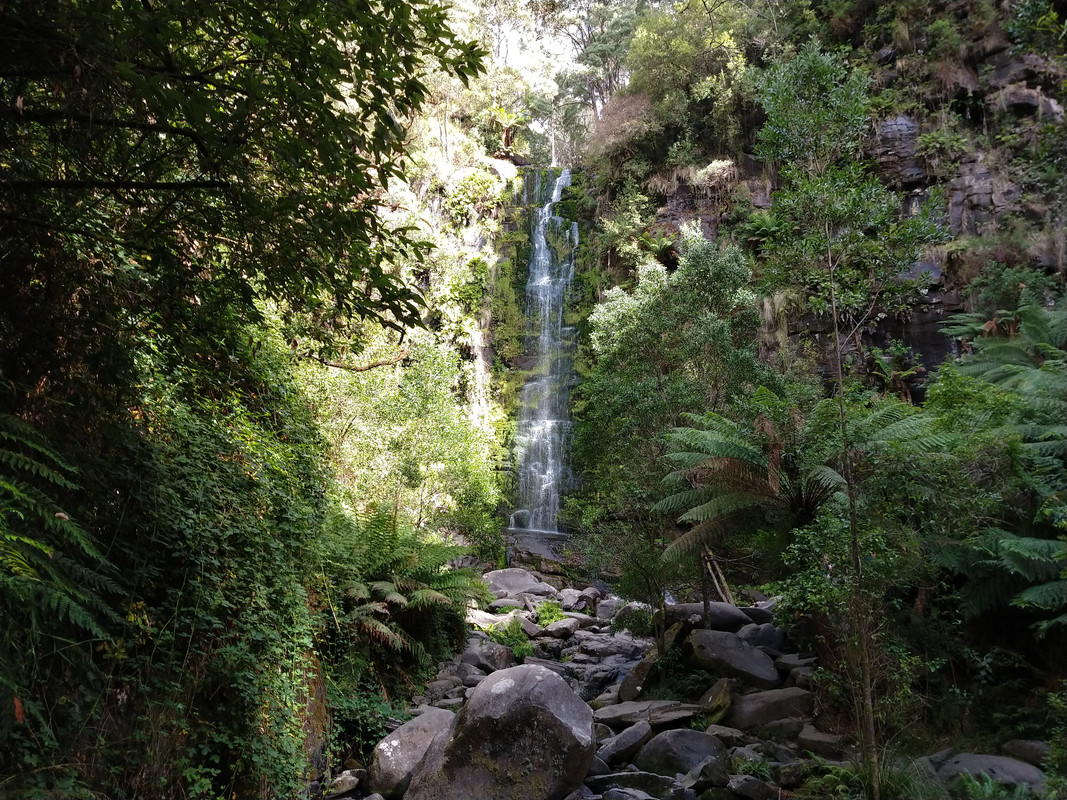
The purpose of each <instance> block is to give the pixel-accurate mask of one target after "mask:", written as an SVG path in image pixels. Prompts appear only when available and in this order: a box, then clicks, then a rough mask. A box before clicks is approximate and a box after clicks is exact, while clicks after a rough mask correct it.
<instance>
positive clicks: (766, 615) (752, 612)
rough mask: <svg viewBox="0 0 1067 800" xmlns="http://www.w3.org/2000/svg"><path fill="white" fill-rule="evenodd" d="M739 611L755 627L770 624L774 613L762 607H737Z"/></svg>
mask: <svg viewBox="0 0 1067 800" xmlns="http://www.w3.org/2000/svg"><path fill="white" fill-rule="evenodd" d="M739 608H740V610H741V611H743V612H745V616H746V617H748V618H749V619H750V620H752V622H755V623H756V624H757V625H762V624H763V623H764V622H770V621H771V620H772V619H774V611H773V609H770V608H764V607H763V606H739Z"/></svg>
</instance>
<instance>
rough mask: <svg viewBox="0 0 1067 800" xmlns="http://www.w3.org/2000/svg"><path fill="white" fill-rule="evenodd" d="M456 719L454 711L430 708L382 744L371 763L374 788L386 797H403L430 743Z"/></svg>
mask: <svg viewBox="0 0 1067 800" xmlns="http://www.w3.org/2000/svg"><path fill="white" fill-rule="evenodd" d="M455 719H456V715H455V714H453V713H452V712H451V711H444V710H442V709H439V708H426V709H423V711H422V713H421V714H419V716H417V717H415V718H414V719H412V720H409V721H408V722H405V723H404V724H403V725H401V726H400V727H399V728H397V729H396V730H395V731H393V732H392V733H391V734H389V735H388V736H386V737H385V738H384V739H382V740H381V741H380V742H378V745H377V747H375V748H374V756H373V758H372V759H371V764H370V786H371V789H373V790H374V791H376V792H380V793H381V794H383V795H401V794H403V793H404V790H405V789H407V787H408V783H409V782H410V780H411V772H412V770H414V769H415V767H416V766H417V765H418V763H419V762H420V761H422V757H423V756H425V755H426V751H427V750H428V749H429V747H430V742H432V741H433V740H434V737H436V736H437V734H439V733H441V732H442V731H445V730H448V728H449V726H450V725H451V724H452V723H453V722H454V721H455Z"/></svg>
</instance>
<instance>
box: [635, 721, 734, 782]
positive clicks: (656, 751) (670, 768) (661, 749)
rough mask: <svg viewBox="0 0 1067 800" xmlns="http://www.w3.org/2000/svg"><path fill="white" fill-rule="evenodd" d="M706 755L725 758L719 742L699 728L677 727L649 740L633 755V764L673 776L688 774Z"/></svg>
mask: <svg viewBox="0 0 1067 800" xmlns="http://www.w3.org/2000/svg"><path fill="white" fill-rule="evenodd" d="M706 758H712V759H715V760H716V761H718V762H720V763H721V762H722V761H723V760H724V759H725V758H726V748H725V747H723V744H722V742H720V741H719V740H718V739H716V738H715V737H714V736H709V735H708V734H706V733H702V732H700V731H694V730H689V729H688V728H677V729H675V730H670V731H663V733H659V734H656V735H655V736H653V737H652V738H651V739H649V740H648V742H647V743H646V744H645V746H644V747H642V748H641V750H640V751H639V752H638V754H637V756H636V757H635V758H634V766H635V767H637V768H638V769H640V770H643V771H644V772H654V773H656V774H657V775H667V776H672V775H677V774H678V773H682V774H685V773H688V772H689V771H690V770H691V769H693V768H694V767H696V766H697V765H698V764H700V763H701V762H702V761H704V759H706Z"/></svg>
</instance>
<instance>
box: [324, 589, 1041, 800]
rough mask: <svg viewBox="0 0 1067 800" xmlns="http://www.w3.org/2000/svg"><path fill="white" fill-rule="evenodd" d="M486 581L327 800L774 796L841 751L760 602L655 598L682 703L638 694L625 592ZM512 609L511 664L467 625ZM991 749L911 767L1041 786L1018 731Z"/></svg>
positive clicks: (736, 799)
mask: <svg viewBox="0 0 1067 800" xmlns="http://www.w3.org/2000/svg"><path fill="white" fill-rule="evenodd" d="M485 579H486V581H487V582H488V584H489V586H490V589H491V591H492V592H493V594H494V595H496V597H497V600H496V601H495V602H494V603H493V604H492V607H491V609H490V612H493V611H498V612H505V613H503V614H501V613H490V612H483V611H472V612H471V613H470V615H469V617H468V621H469V622H470V623H471V625H472V629H473V630H474V631H475V632H474V633H472V635H471V636H470V638H469V639H468V641H467V647H466V649H465V650H464V651H463V652H462V653H460V654H459V655H457V656H456V658H455V659H453V660H452V661H451V662H446V663H443V664H441V665H439V671H438V674H437V677H436V679H435V680H433V681H430V682H429V683H427V684H426V685H425V688H424V692H423V694H422V695H421V696H419V697H417V698H415V699H414V704H413V708H412V714H413V715H414V716H413V718H412V719H411V720H410V721H408V722H405V723H403V724H402V725H400V726H399V727H397V728H396V729H395V730H394V731H392V732H391V733H390V734H389V735H388V736H387V737H386V738H385V739H383V740H382V741H381V742H380V743H379V744H378V745H377V746H376V748H375V750H374V755H373V759H372V761H371V763H370V764H369V765H368V767H367V769H354V770H347V771H345V772H344V773H342V774H341V775H339V776H337V777H336V778H334V779H333V781H332V782H331V783H330V784H329V786H327V787H325V796H326V797H328V798H343V797H351V798H366V799H367V800H379V799H381V798H403V800H445V798H448V799H449V800H598V799H600V800H648V799H649V798H655V799H656V800H773V799H774V798H779V797H782V796H787V795H788V794H789V793H790V791H791V790H793V789H795V788H797V787H798V786H800V784H801V783H802V782H803V781H804V779H805V778H806V777H807V776H808V775H809V774H811V772H812V770H813V769H814V768H815V767H816V765H817V764H819V763H820V762H821V764H822V765H825V764H826V762H831V763H834V762H839V761H841V760H844V759H848V758H850V757H852V756H853V755H854V753H853V752H852V751H851V750H850V748H849V746H848V743H847V742H846V741H844V740H843V739H842V738H841V737H840V736H838V735H835V734H833V733H830V732H827V731H824V730H821V729H820V721H819V719H818V718H817V717H816V716H815V697H814V695H813V693H812V691H811V679H812V675H813V673H814V671H815V667H816V660H815V657H814V656H813V655H811V654H809V653H804V652H798V651H797V647H796V646H795V644H794V642H795V641H796V638H797V637H796V636H790V632H789V631H786V630H784V629H782V628H780V627H777V626H776V625H775V624H774V623H773V621H772V605H773V603H772V602H770V601H768V602H765V603H761V604H757V605H754V606H752V607H747V608H739V607H737V606H733V605H729V604H726V603H712V604H711V608H710V610H711V613H710V618H709V623H710V624H709V625H708V627H702V626H703V619H702V617H703V611H704V607H703V604H699V603H698V604H679V605H673V606H669V607H668V608H667V620H666V624H667V625H668V626H669V630H668V633H667V637H666V639H667V642H668V643H669V645H668V647H667V650H668V652H671V651H673V652H674V653H675V654H677V655H674V656H672V657H676V658H678V657H680V658H682V659H684V661H685V664H686V666H687V667H688V668H690V669H691V670H692V671H693V672H694V673H696V674H698V675H700V674H702V675H707V676H709V679H708V681H707V686H706V688H705V689H704V691H703V694H702V695H701V696H700V698H699V700H697V701H695V702H681V701H679V700H672V699H663V698H658V697H657V698H655V699H653V698H649V697H648V696H647V692H646V691H645V685H644V684H645V683H646V682H647V681H648V680H649V678H650V677H652V676H653V674H654V671H655V669H656V663H657V661H658V659H659V658H660V654H659V653H658V652H657V649H656V646H655V643H654V642H653V641H652V640H650V639H645V638H640V637H636V636H633V635H631V634H630V633H629V632H628V631H626V629H625V628H626V619H627V615H632V614H634V613H635V611H636V610H637V609H638V608H639V607H638V606H637V605H636V604H632V603H626V602H624V601H622V600H620V599H619V598H617V597H614V596H610V595H608V596H605V595H604V594H603V593H602V592H601V591H600V589H598V588H597V587H595V586H589V587H585V588H583V589H580V590H579V589H576V588H571V587H566V588H562V589H560V588H557V587H556V586H554V585H552V584H551V583H549V582H548V581H547V580H545V579H544V577H543V576H542V575H541V574H538V573H536V572H533V571H529V570H526V569H521V568H510V569H504V570H495V571H492V572H488V573H486V574H485ZM550 599H551V600H556V601H558V602H559V603H560V604H561V605H562V608H563V609H564V612H565V617H564V619H562V620H559V621H556V622H553V623H552V624H550V625H547V626H545V627H541V626H539V625H538V624H537V623H536V619H537V613H536V611H537V607H538V606H539V605H540V604H541V603H543V602H544V601H545V600H550ZM511 619H515V620H518V624H519V625H521V626H522V629H523V631H524V632H525V634H526V636H527V637H528V638H529V642H530V643H531V644H532V646H533V647H534V653H535V655H533V656H531V657H527V658H526V659H525V661H524V663H522V664H517V663H516V659H515V656H514V654H513V652H512V650H511V649H510V648H509V647H506V646H504V645H502V644H498V643H496V642H493V641H492V640H490V638H489V637H488V636H487V635H486V634H485V633H483V632H481V630H484V629H487V628H489V626H491V625H506V624H508V622H509V620H511ZM613 621H614V624H612V623H613ZM480 629H481V630H480ZM702 688H703V687H702ZM1004 750H1005V754H1003V755H990V754H978V753H958V752H955V751H954V750H944V751H942V752H940V753H937V754H934V755H931V756H928V757H926V758H922V759H918V760H917V762H916V764H917V766H918V767H919V768H921V769H925V770H929V771H930V772H931V773H932V774H934V775H936V776H937V778H939V779H940V780H943V781H946V782H948V781H950V780H952V779H953V778H954V777H955V776H956V775H958V774H960V773H961V772H971V773H974V774H979V773H985V774H987V775H990V776H992V777H993V778H995V779H997V780H999V781H1001V782H1002V783H1004V784H1006V785H1008V786H1015V785H1018V784H1027V785H1029V786H1030V787H1032V788H1033V789H1035V790H1037V791H1039V792H1040V791H1041V790H1042V788H1043V785H1044V774H1043V772H1042V771H1041V769H1040V768H1039V765H1040V763H1041V761H1042V759H1043V758H1044V756H1045V753H1046V752H1047V746H1046V745H1044V744H1043V743H1041V742H1031V741H1018V740H1017V741H1014V742H1007V743H1005V745H1004Z"/></svg>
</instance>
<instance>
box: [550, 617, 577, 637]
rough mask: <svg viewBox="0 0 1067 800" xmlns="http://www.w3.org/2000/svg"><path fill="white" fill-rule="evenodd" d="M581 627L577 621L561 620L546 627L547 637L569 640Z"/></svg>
mask: <svg viewBox="0 0 1067 800" xmlns="http://www.w3.org/2000/svg"><path fill="white" fill-rule="evenodd" d="M580 627H581V625H580V624H579V622H578V620H576V619H560V620H556V621H555V622H553V623H552V624H551V625H548V626H546V627H545V636H551V637H553V638H554V639H569V638H571V637H572V636H574V634H575V633H577V632H578V628H580Z"/></svg>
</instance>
